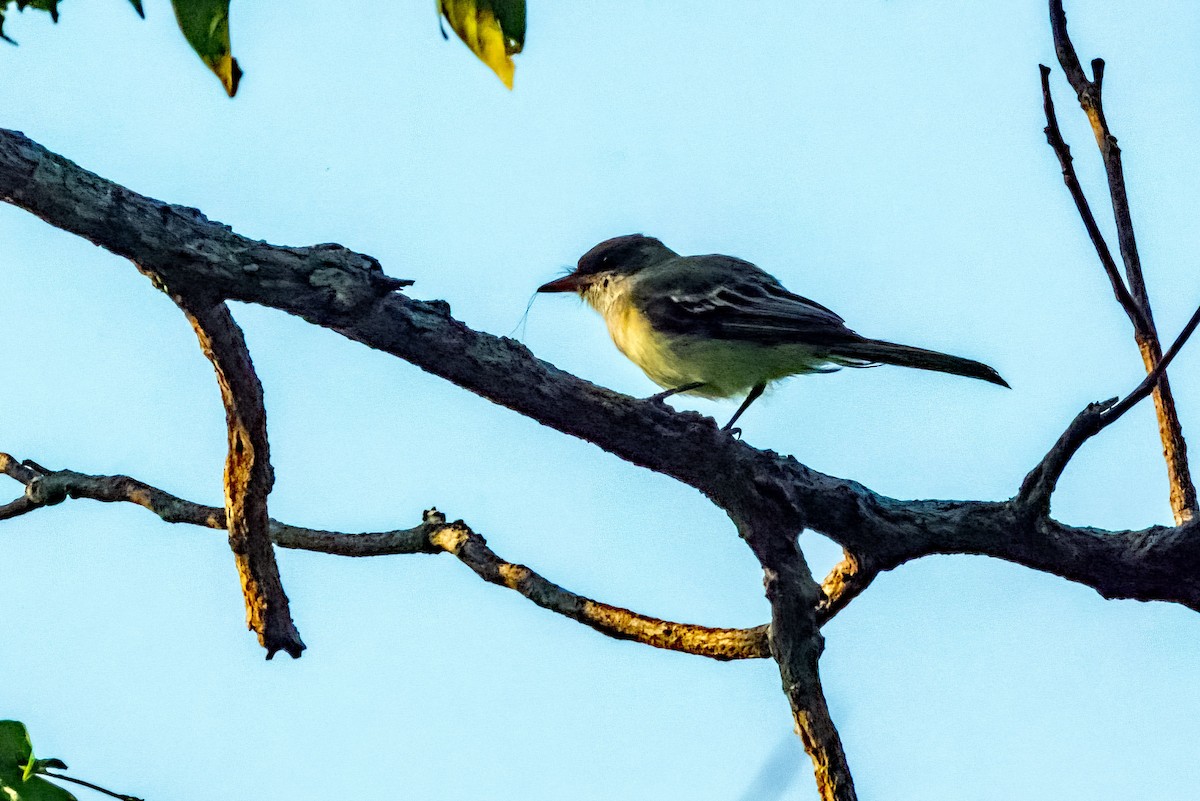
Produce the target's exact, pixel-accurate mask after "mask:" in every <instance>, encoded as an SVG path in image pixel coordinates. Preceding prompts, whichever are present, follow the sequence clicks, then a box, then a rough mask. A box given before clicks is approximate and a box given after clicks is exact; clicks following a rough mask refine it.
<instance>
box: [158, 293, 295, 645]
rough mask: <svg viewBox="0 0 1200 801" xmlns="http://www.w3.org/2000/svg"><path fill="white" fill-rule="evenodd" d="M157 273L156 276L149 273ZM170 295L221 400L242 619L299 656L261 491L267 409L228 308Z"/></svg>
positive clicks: (268, 480)
mask: <svg viewBox="0 0 1200 801" xmlns="http://www.w3.org/2000/svg"><path fill="white" fill-rule="evenodd" d="M155 277H156V278H157V277H158V276H157V275H156V276H155ZM168 293H169V294H172V299H173V300H174V301H175V303H176V304H177V305H178V306H179V308H180V309H182V310H183V313H184V314H185V315H186V316H187V318H188V322H190V323H191V324H192V328H193V329H195V331H196V336H197V338H198V339H199V340H200V348H201V350H203V351H204V355H205V357H207V358H208V360H209V361H210V362H212V366H213V369H214V370H215V371H216V374H217V383H218V385H219V386H220V388H221V401H222V403H223V404H224V405H225V423H226V426H227V428H228V431H229V450H228V452H227V454H226V457H225V520H226V523H227V526H228V531H229V547H230V549H231V550H232V551H233V556H234V560H235V561H236V563H237V570H238V576H239V577H240V579H241V583H242V595H243V597H244V598H245V601H246V624H247V626H248V627H249V629H250V630H251V631H253V632H254V633H255V634H257V635H258V642H259V644H260V645H262V646H263V647H264V648H266V649H267V659H270V658H271V657H273V656H275V653H276V652H277V651H281V650H282V651H285V652H287V653H288V654H289V655H290V656H291V657H292V658H293V659H299V658H300V654H301V652H302V651H303V650H304V643H303V642H302V641H301V640H300V632H298V631H297V630H296V624H295V623H294V622H293V621H292V615H291V611H290V609H289V605H288V598H287V594H286V593H284V591H283V581H282V579H281V578H280V576H279V564H278V563H277V562H276V561H275V552H274V551H273V550H272V547H271V538H270V534H269V525H270V518H269V517H268V515H267V495H268V494H269V493H270V492H271V487H272V486H273V485H274V483H275V474H274V472H273V471H272V469H271V457H270V449H269V447H268V443H267V410H266V406H265V405H264V404H263V389H262V383H261V382H260V381H259V380H258V375H257V374H256V373H255V372H254V363H253V362H252V361H251V359H250V350H249V349H248V348H247V347H246V339H245V337H244V336H242V329H241V328H239V327H238V324H237V323H236V322H234V319H233V315H232V314H230V313H229V307H228V306H226V305H225V304H224V303H222V302H220V301H216V302H212V301H208V300H201V299H197V298H194V297H185V296H177V295H174V294H173V293H170V291H169V290H168Z"/></svg>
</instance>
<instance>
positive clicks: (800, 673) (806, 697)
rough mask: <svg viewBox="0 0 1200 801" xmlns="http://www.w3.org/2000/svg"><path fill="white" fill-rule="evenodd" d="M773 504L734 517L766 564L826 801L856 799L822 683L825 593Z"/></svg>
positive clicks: (790, 677) (777, 626) (798, 717)
mask: <svg viewBox="0 0 1200 801" xmlns="http://www.w3.org/2000/svg"><path fill="white" fill-rule="evenodd" d="M773 518H774V516H773V514H772V513H771V510H770V509H769V508H768V509H764V510H762V511H755V512H752V513H751V514H750V516H748V517H742V518H740V519H737V518H735V522H736V523H737V526H738V532H739V533H740V534H741V535H742V538H743V539H744V540H745V541H746V544H747V545H749V546H750V549H751V550H752V551H753V552H754V555H755V556H756V557H757V558H758V561H759V564H761V565H762V568H763V585H764V587H765V589H766V594H767V600H768V601H770V603H771V656H773V657H774V658H775V661H776V663H778V665H779V675H780V678H781V679H782V681H783V692H784V694H785V695H786V696H787V698H788V702H789V704H790V705H791V708H792V720H793V721H794V722H795V726H796V733H797V734H798V735H800V740H801V742H803V743H804V750H805V751H807V752H808V756H809V758H810V759H812V763H813V773H814V775H815V777H816V781H817V790H818V792H819V793H820V795H821V799H822V801H856V799H857V795H856V793H855V790H854V780H853V778H852V777H851V775H850V766H849V764H848V763H847V761H846V752H845V750H844V749H843V748H842V740H841V737H840V736H839V735H838V730H837V727H836V726H835V725H834V723H833V718H832V717H831V716H830V714H829V706H828V704H827V703H826V701H825V693H824V691H823V690H822V689H821V677H820V671H819V670H818V662H819V660H820V658H821V652H822V651H823V650H824V648H825V640H824V638H823V637H822V636H821V627H820V623H819V620H818V611H817V610H818V606H819V605H820V604H821V602H822V601H823V600H824V599H825V597H826V596H825V594H824V593H823V592H822V589H821V587H820V586H819V585H818V584H817V583H816V582H815V581H814V580H813V578H812V574H811V573H810V571H809V569H808V565H807V564H806V562H805V560H804V554H803V553H802V552H801V551H800V548H799V546H798V545H797V544H796V540H795V533H793V532H789V531H788V530H787V529H786V528H781V526H785V527H786V526H787V525H788V523H787V521H780V520H776V519H773Z"/></svg>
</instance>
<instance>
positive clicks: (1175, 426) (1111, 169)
mask: <svg viewBox="0 0 1200 801" xmlns="http://www.w3.org/2000/svg"><path fill="white" fill-rule="evenodd" d="M1050 28H1051V32H1052V34H1053V36H1054V49H1055V52H1056V54H1057V55H1058V60H1059V63H1060V64H1061V65H1062V68H1063V72H1064V73H1066V76H1067V80H1068V81H1069V82H1070V84H1071V87H1072V88H1073V89H1074V90H1075V94H1076V96H1077V97H1078V99H1079V106H1080V108H1082V109H1083V111H1084V113H1085V114H1086V115H1087V118H1088V122H1089V123H1091V126H1092V133H1093V134H1094V135H1095V137H1096V145H1097V147H1098V148H1099V149H1100V155H1101V158H1102V159H1103V161H1104V172H1105V175H1106V176H1107V178H1108V193H1109V196H1110V198H1111V200H1112V209H1113V219H1114V221H1115V222H1116V227H1117V242H1118V244H1119V246H1120V250H1121V258H1122V260H1123V261H1124V263H1125V278H1126V281H1127V286H1128V291H1129V295H1130V296H1132V298H1133V301H1134V302H1135V304H1136V305H1137V308H1138V309H1139V311H1140V315H1137V316H1133V315H1131V317H1130V319H1131V320H1133V323H1134V340H1135V341H1136V342H1137V346H1138V351H1139V353H1140V354H1141V356H1142V363H1143V365H1144V366H1145V369H1146V372H1147V373H1149V372H1152V371H1153V370H1154V369H1155V367H1156V366H1157V365H1158V363H1159V360H1160V359H1161V358H1162V344H1161V342H1160V341H1159V337H1158V332H1157V330H1156V329H1155V326H1154V314H1153V312H1152V311H1151V309H1150V296H1149V294H1148V293H1147V291H1146V282H1145V278H1144V276H1143V273H1142V263H1141V257H1140V256H1139V254H1138V248H1137V238H1136V237H1135V235H1134V230H1133V217H1132V214H1131V212H1130V208H1129V195H1128V192H1127V191H1126V187H1125V169H1124V166H1123V165H1122V162H1121V148H1120V147H1118V146H1117V138H1116V137H1115V136H1113V134H1112V131H1110V130H1109V127H1108V120H1107V119H1106V118H1105V116H1104V102H1103V92H1102V89H1103V85H1104V60H1103V59H1100V58H1097V59H1093V60H1092V74H1093V76H1094V78H1093V80H1088V77H1087V75H1086V74H1085V73H1084V70H1083V65H1082V64H1081V63H1080V61H1079V55H1078V53H1076V51H1075V45H1074V44H1073V43H1072V42H1071V38H1070V36H1069V35H1068V33H1067V15H1066V12H1065V11H1064V10H1063V3H1062V0H1050ZM1042 75H1043V79H1042V83H1043V94H1044V95H1045V98H1046V100H1047V102H1048V101H1049V91H1048V89H1047V83H1046V70H1045V67H1043V68H1042ZM1051 110H1052V107H1051V106H1049V105H1048V106H1047V112H1048V113H1047V116H1048V117H1049V112H1050V111H1051ZM1047 137H1048V138H1049V131H1047ZM1060 138H1061V137H1060ZM1051 144H1054V143H1053V142H1051ZM1064 147H1065V145H1064ZM1056 151H1057V148H1056ZM1059 159H1060V161H1062V153H1061V152H1059ZM1065 173H1066V168H1065V167H1064V176H1065ZM1077 203H1078V201H1077ZM1081 213H1082V210H1081ZM1086 222H1087V221H1086V219H1085V224H1086ZM1089 233H1090V230H1089ZM1093 241H1094V239H1093ZM1109 258H1110V259H1111V256H1110V257H1109ZM1101 261H1102V262H1103V261H1104V258H1103V256H1101ZM1109 269H1110V268H1109V265H1108V264H1107V263H1106V264H1105V271H1106V272H1107V271H1109ZM1110 277H1111V274H1110ZM1118 296H1119V293H1118ZM1124 305H1125V303H1124V301H1122V306H1124ZM1127 311H1128V309H1127ZM1154 408H1155V413H1156V415H1157V419H1158V432H1159V438H1160V439H1161V440H1162V445H1163V458H1164V460H1165V461H1166V465H1167V478H1168V481H1169V482H1170V501H1171V509H1172V512H1173V513H1174V516H1175V522H1176V523H1177V524H1178V523H1182V522H1184V521H1186V520H1189V519H1191V518H1192V516H1193V515H1194V514H1195V512H1196V508H1197V496H1196V487H1195V485H1194V484H1193V483H1192V477H1191V470H1190V468H1189V466H1188V459H1187V442H1186V441H1185V440H1184V438H1183V427H1182V425H1181V424H1180V422H1179V413H1178V411H1177V409H1176V406H1175V399H1174V397H1173V396H1172V394H1171V385H1170V382H1169V381H1168V380H1167V379H1166V378H1165V377H1164V378H1163V379H1162V380H1160V381H1158V382H1157V384H1156V385H1155V388H1154Z"/></svg>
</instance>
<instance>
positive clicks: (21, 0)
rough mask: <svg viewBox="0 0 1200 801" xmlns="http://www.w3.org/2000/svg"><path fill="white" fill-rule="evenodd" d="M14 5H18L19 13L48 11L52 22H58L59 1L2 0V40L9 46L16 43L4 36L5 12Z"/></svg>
mask: <svg viewBox="0 0 1200 801" xmlns="http://www.w3.org/2000/svg"><path fill="white" fill-rule="evenodd" d="M14 3H16V6H17V11H24V10H25V9H27V8H32V9H34V10H36V11H48V12H50V20H51V21H52V22H58V0H0V39H3V40H4V41H6V42H8V43H9V44H16V42H15V41H13V40H12V39H10V38H8V36H6V35H5V34H4V11H5V9H7V8H8V7H9V6H10V5H13V4H14Z"/></svg>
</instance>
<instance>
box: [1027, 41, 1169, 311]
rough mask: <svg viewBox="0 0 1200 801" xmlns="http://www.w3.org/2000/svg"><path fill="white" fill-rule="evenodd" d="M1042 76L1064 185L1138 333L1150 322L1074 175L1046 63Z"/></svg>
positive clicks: (1051, 135) (1051, 141) (1051, 136)
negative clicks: (1120, 268)
mask: <svg viewBox="0 0 1200 801" xmlns="http://www.w3.org/2000/svg"><path fill="white" fill-rule="evenodd" d="M1038 66H1039V67H1040V68H1041V73H1042V107H1043V109H1044V110H1045V113H1046V129H1045V132H1046V141H1047V142H1048V143H1049V144H1050V147H1051V148H1053V149H1054V153H1055V155H1056V156H1058V163H1059V164H1060V165H1061V166H1062V176H1063V183H1065V184H1066V185H1067V190H1068V191H1070V193H1071V199H1072V200H1074V201H1075V208H1076V209H1077V210H1078V211H1079V216H1080V218H1081V219H1082V220H1083V226H1084V228H1086V229H1087V232H1088V237H1089V238H1090V239H1091V240H1092V245H1093V246H1094V247H1095V248H1096V255H1097V256H1099V257H1100V264H1101V266H1103V267H1104V273H1105V275H1107V276H1108V280H1109V283H1110V284H1112V289H1113V294H1114V295H1116V297H1117V303H1119V304H1121V308H1122V309H1124V310H1125V314H1126V315H1128V317H1129V321H1130V322H1131V323H1133V327H1134V330H1135V331H1141V330H1144V329H1147V328H1149V323H1148V322H1147V321H1146V318H1145V315H1144V314H1143V313H1142V310H1141V307H1139V306H1138V304H1137V301H1135V300H1134V299H1133V296H1132V295H1130V294H1129V288H1128V287H1126V286H1125V279H1124V278H1122V277H1121V272H1120V270H1119V269H1118V268H1117V263H1116V261H1115V260H1114V259H1113V255H1112V251H1110V250H1109V249H1108V243H1107V242H1106V241H1105V240H1104V234H1103V233H1101V231H1100V226H1099V225H1097V224H1096V217H1095V215H1094V214H1092V208H1091V205H1090V204H1089V203H1088V200H1087V196H1086V195H1085V194H1084V193H1083V187H1082V186H1080V184H1079V177H1078V176H1077V175H1076V174H1075V165H1074V159H1073V158H1072V157H1071V148H1070V147H1069V146H1068V145H1067V143H1066V141H1065V140H1064V139H1063V136H1062V131H1061V130H1059V127H1058V117H1057V116H1056V115H1055V113H1054V98H1053V96H1052V95H1051V93H1050V68H1049V67H1047V66H1046V65H1045V64H1040V65H1038Z"/></svg>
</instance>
